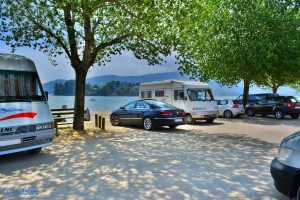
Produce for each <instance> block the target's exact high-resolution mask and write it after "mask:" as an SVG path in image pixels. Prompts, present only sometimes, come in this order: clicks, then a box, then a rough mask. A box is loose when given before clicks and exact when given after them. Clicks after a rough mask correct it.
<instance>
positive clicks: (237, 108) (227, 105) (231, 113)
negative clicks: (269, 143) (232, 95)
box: [217, 99, 245, 118]
mask: <svg viewBox="0 0 300 200" xmlns="http://www.w3.org/2000/svg"><path fill="white" fill-rule="evenodd" d="M217 103H218V109H219V116H223V117H225V118H232V117H240V116H242V115H243V114H244V113H245V109H244V106H243V104H242V102H241V101H239V100H230V99H225V100H218V102H217Z"/></svg>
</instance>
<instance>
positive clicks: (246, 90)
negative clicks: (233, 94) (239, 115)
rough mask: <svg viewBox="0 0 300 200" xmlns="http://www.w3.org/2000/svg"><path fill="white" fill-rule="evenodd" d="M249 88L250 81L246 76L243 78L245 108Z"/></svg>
mask: <svg viewBox="0 0 300 200" xmlns="http://www.w3.org/2000/svg"><path fill="white" fill-rule="evenodd" d="M249 88H250V81H249V79H248V78H244V94H243V105H244V108H246V105H247V102H248V97H249Z"/></svg>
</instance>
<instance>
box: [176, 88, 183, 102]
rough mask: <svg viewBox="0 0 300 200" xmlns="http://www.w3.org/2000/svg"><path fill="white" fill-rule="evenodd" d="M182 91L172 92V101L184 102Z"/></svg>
mask: <svg viewBox="0 0 300 200" xmlns="http://www.w3.org/2000/svg"><path fill="white" fill-rule="evenodd" d="M182 94H184V91H183V90H174V100H184V95H182Z"/></svg>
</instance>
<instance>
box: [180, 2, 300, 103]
mask: <svg viewBox="0 0 300 200" xmlns="http://www.w3.org/2000/svg"><path fill="white" fill-rule="evenodd" d="M188 6H189V9H190V13H191V14H190V13H184V16H183V17H182V18H181V19H179V20H178V21H177V24H178V25H179V26H180V30H181V32H180V37H179V40H178V43H177V44H176V50H177V52H178V54H177V55H178V56H177V58H178V60H179V64H180V68H179V69H180V71H181V72H182V73H186V74H191V75H193V77H194V78H196V79H200V80H202V81H209V80H215V81H217V82H219V83H221V84H229V85H233V84H237V83H239V82H240V81H244V83H245V87H244V93H247V94H248V90H249V86H250V85H251V84H254V83H256V84H258V85H261V86H266V85H269V86H270V87H273V86H274V84H276V86H278V85H279V86H280V85H286V84H290V83H293V82H295V81H296V80H297V79H299V77H300V73H299V69H300V60H299V58H300V51H299V50H300V49H299V48H300V45H299V42H300V33H299V29H298V27H299V22H300V20H299V17H298V12H299V10H298V6H299V5H298V3H297V2H296V1H269V0H224V1H216V0H205V1H202V2H200V3H199V2H193V3H192V2H191V3H190V5H188ZM244 99H247V98H244Z"/></svg>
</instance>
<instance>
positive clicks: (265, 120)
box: [217, 115, 300, 127]
mask: <svg viewBox="0 0 300 200" xmlns="http://www.w3.org/2000/svg"><path fill="white" fill-rule="evenodd" d="M224 120H226V121H228V120H229V121H232V122H235V123H246V124H247V123H248V124H258V125H264V126H273V125H288V126H293V127H299V124H300V118H298V119H292V118H290V117H289V116H285V117H284V118H283V119H276V118H275V117H274V116H271V115H268V116H264V117H263V116H260V115H255V116H254V117H248V116H246V115H243V116H242V117H240V118H231V119H226V118H218V120H217V122H220V123H222V122H223V121H224Z"/></svg>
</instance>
